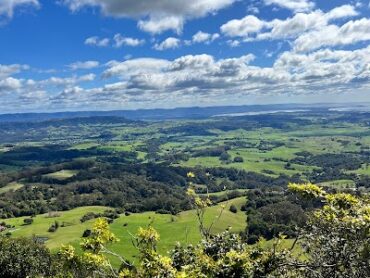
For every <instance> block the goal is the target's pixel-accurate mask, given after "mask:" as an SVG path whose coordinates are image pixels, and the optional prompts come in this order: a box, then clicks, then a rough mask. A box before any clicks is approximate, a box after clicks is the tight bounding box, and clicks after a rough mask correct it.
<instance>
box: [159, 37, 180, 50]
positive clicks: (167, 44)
mask: <svg viewBox="0 0 370 278" xmlns="http://www.w3.org/2000/svg"><path fill="white" fill-rule="evenodd" d="M180 44H181V41H180V40H179V39H178V38H174V37H169V38H167V39H165V40H164V41H162V42H161V43H156V44H155V45H154V49H156V50H166V49H174V48H178V47H179V46H180Z"/></svg>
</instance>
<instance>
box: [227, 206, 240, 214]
mask: <svg viewBox="0 0 370 278" xmlns="http://www.w3.org/2000/svg"><path fill="white" fill-rule="evenodd" d="M229 210H230V211H231V212H232V213H237V212H238V209H237V208H236V206H235V205H231V206H230V208H229Z"/></svg>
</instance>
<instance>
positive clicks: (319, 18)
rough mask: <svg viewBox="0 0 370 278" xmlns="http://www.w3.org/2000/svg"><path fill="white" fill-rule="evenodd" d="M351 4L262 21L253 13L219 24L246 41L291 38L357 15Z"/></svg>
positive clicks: (224, 32) (222, 30)
mask: <svg viewBox="0 0 370 278" xmlns="http://www.w3.org/2000/svg"><path fill="white" fill-rule="evenodd" d="M357 15H358V12H357V11H356V10H355V8H354V7H353V6H351V5H343V6H340V7H336V8H334V9H332V10H330V11H329V12H327V13H324V12H322V11H321V10H315V11H312V12H310V13H297V14H295V15H294V16H293V17H289V18H287V19H284V20H282V19H274V20H271V21H264V20H261V19H259V18H257V17H256V16H254V15H247V16H246V17H244V18H242V19H233V20H231V21H229V22H227V23H225V24H224V25H222V26H221V28H220V29H221V32H222V33H223V34H224V35H226V36H229V37H241V38H244V40H246V41H253V40H267V39H293V38H296V37H298V36H300V35H301V34H303V33H305V32H308V31H313V30H320V29H322V28H324V27H326V26H328V24H329V23H330V22H332V21H334V20H337V19H341V18H349V17H353V16H357Z"/></svg>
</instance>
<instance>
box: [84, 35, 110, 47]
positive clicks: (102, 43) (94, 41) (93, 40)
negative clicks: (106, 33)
mask: <svg viewBox="0 0 370 278" xmlns="http://www.w3.org/2000/svg"><path fill="white" fill-rule="evenodd" d="M109 42H110V39H108V38H102V39H101V38H99V37H98V36H93V37H89V38H87V39H86V40H85V44H86V45H91V46H98V47H107V46H108V45H109Z"/></svg>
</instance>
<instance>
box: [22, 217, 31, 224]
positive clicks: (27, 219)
mask: <svg viewBox="0 0 370 278" xmlns="http://www.w3.org/2000/svg"><path fill="white" fill-rule="evenodd" d="M23 223H24V225H31V224H32V223H33V219H32V218H25V219H23Z"/></svg>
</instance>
